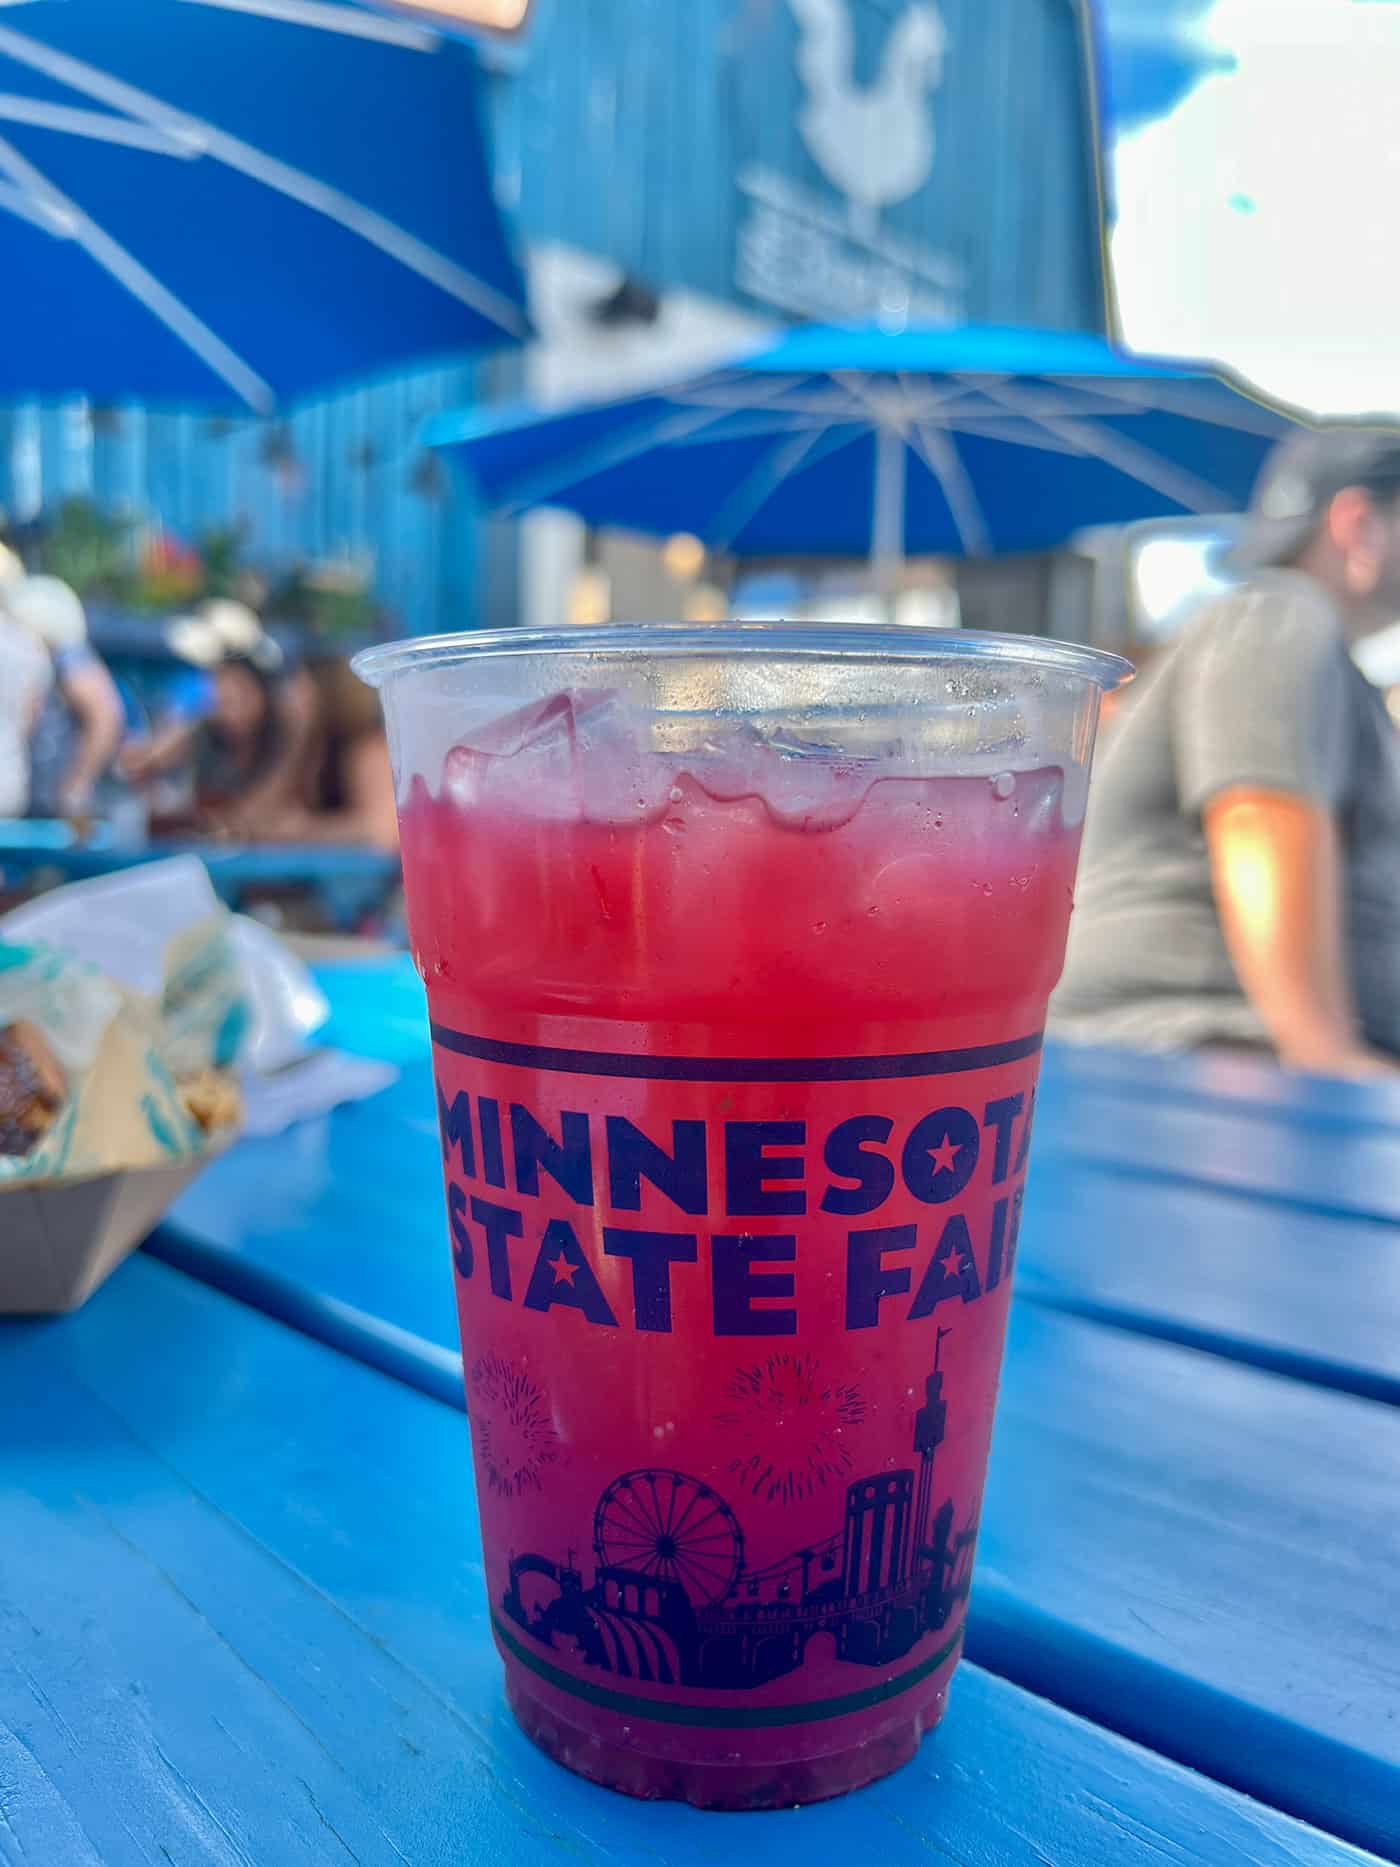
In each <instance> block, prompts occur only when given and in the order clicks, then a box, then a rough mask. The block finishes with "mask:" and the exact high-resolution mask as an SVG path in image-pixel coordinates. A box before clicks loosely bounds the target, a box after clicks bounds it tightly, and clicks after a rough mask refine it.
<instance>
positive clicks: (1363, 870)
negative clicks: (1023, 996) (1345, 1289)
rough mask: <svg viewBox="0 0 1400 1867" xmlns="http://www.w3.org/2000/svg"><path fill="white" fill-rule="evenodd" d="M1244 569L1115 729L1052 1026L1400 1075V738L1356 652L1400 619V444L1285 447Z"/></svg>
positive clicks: (1386, 437)
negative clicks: (1233, 1047) (1247, 573)
mask: <svg viewBox="0 0 1400 1867" xmlns="http://www.w3.org/2000/svg"><path fill="white" fill-rule="evenodd" d="M1240 555H1241V556H1242V557H1244V558H1245V559H1246V561H1248V562H1250V563H1251V564H1253V565H1254V566H1256V567H1257V568H1256V569H1255V572H1254V575H1253V576H1252V577H1251V579H1250V581H1248V582H1247V583H1245V584H1243V585H1242V586H1241V587H1239V588H1238V589H1236V590H1233V591H1231V592H1230V593H1229V594H1227V595H1226V596H1224V597H1222V598H1220V599H1219V600H1218V601H1216V602H1214V603H1212V604H1210V605H1209V606H1208V607H1207V608H1206V609H1204V610H1203V611H1202V612H1201V614H1200V615H1198V616H1197V617H1196V618H1195V619H1194V620H1193V622H1192V623H1191V624H1190V626H1189V627H1188V628H1187V629H1186V630H1184V631H1183V633H1182V635H1181V637H1180V638H1179V639H1178V640H1177V641H1176V642H1175V643H1174V644H1173V645H1172V647H1171V649H1170V651H1169V652H1168V653H1167V654H1166V655H1165V656H1164V657H1163V659H1162V660H1161V661H1160V662H1159V663H1158V664H1157V666H1156V667H1154V668H1153V669H1152V670H1151V672H1150V673H1148V674H1147V675H1145V676H1144V677H1143V679H1142V680H1141V681H1140V682H1139V683H1138V684H1137V685H1136V687H1135V688H1134V689H1130V690H1129V692H1128V695H1127V697H1126V698H1125V700H1124V702H1123V703H1122V708H1121V711H1120V713H1119V715H1118V717H1117V718H1116V719H1115V720H1114V721H1113V722H1112V724H1111V726H1110V727H1109V729H1108V730H1107V731H1106V734H1105V743H1104V746H1103V748H1102V750H1101V753H1100V756H1099V759H1098V761H1097V765H1096V770H1095V777H1094V786H1093V792H1092V797H1091V802H1090V808H1089V816H1088V821H1087V823H1086V825H1085V836H1084V851H1083V857H1082V861H1081V865H1080V880H1079V888H1078V891H1077V894H1076V903H1075V915H1074V921H1073V924H1072V928H1071V935H1070V945H1069V955H1068V960H1067V963H1066V968H1065V974H1064V978H1063V981H1062V983H1061V987H1060V990H1059V992H1058V993H1057V995H1056V997H1055V1000H1054V1002H1053V1004H1052V1020H1051V1022H1052V1029H1053V1030H1054V1031H1055V1032H1056V1034H1057V1035H1060V1036H1064V1037H1069V1038H1076V1039H1080V1040H1082V1041H1085V1042H1091V1043H1123V1044H1134V1045H1138V1046H1141V1047H1143V1048H1148V1049H1181V1048H1188V1047H1194V1046H1198V1045H1202V1044H1210V1043H1243V1044H1261V1045H1268V1046H1270V1047H1271V1048H1273V1049H1274V1050H1275V1051H1276V1052H1277V1053H1278V1055H1279V1057H1280V1059H1281V1060H1282V1061H1283V1062H1285V1063H1288V1064H1291V1065H1293V1066H1295V1067H1297V1068H1302V1069H1313V1070H1319V1071H1324V1072H1327V1073H1331V1074H1337V1075H1353V1076H1358V1075H1375V1074H1379V1073H1385V1072H1388V1071H1390V1070H1392V1069H1394V1068H1396V1067H1398V1066H1400V1065H1398V1063H1397V1060H1400V735H1397V733H1396V731H1395V728H1394V727H1393V725H1392V723H1391V720H1390V717H1389V715H1388V714H1387V712H1386V709H1385V705H1384V702H1383V700H1382V698H1381V695H1380V694H1379V693H1378V692H1377V691H1376V689H1375V688H1373V687H1372V686H1371V685H1370V684H1369V683H1368V682H1367V681H1366V680H1365V678H1364V677H1363V676H1362V674H1361V673H1360V671H1359V670H1358V668H1357V667H1356V665H1355V663H1354V662H1353V661H1352V658H1351V653H1350V650H1351V646H1352V645H1353V644H1354V643H1355V642H1356V641H1357V640H1358V639H1359V638H1360V637H1361V636H1363V635H1366V634H1368V633H1370V632H1371V631H1372V630H1374V629H1375V628H1377V627H1381V626H1384V625H1385V624H1387V623H1389V622H1392V621H1393V620H1394V619H1395V617H1396V615H1397V614H1400V433H1396V432H1394V431H1387V430H1378V429H1375V428H1361V427H1353V426H1350V425H1338V426H1335V427H1330V428H1324V429H1320V430H1316V431H1313V432H1309V433H1306V434H1301V435H1298V436H1294V437H1291V438H1290V439H1289V440H1288V441H1286V442H1284V443H1283V444H1282V445H1281V446H1280V447H1279V449H1278V450H1277V451H1276V453H1275V455H1274V456H1273V458H1272V459H1271V460H1270V462H1269V464H1268V465H1267V466H1266V468H1265V471H1264V474H1263V475H1262V477H1261V480H1260V485H1259V487H1258V489H1257V490H1256V497H1255V505H1254V507H1253V509H1252V512H1251V516H1250V519H1249V521H1248V522H1247V526H1246V531H1245V536H1244V539H1243V542H1242V545H1241V548H1240Z"/></svg>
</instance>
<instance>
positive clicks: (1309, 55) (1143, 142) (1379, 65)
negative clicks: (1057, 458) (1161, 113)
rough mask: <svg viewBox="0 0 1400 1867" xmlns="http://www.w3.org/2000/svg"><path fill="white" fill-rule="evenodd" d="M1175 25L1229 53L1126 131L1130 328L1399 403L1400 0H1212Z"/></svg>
mask: <svg viewBox="0 0 1400 1867" xmlns="http://www.w3.org/2000/svg"><path fill="white" fill-rule="evenodd" d="M1117 4H1118V6H1119V7H1122V8H1123V9H1124V17H1128V18H1131V15H1132V14H1133V12H1134V10H1135V7H1136V8H1137V9H1141V8H1142V7H1143V6H1144V4H1145V0H1117ZM1114 12H1115V7H1114V4H1113V0H1110V4H1109V18H1110V30H1112V26H1113V19H1114ZM1178 30H1182V31H1185V32H1187V33H1191V34H1195V35H1198V36H1199V40H1200V42H1201V45H1202V46H1203V48H1204V49H1205V50H1206V51H1207V52H1209V53H1210V54H1211V55H1212V57H1213V61H1214V62H1215V63H1216V64H1217V66H1218V68H1217V69H1216V70H1214V71H1213V72H1212V73H1211V75H1209V76H1207V77H1205V78H1204V79H1203V80H1202V81H1201V82H1200V83H1199V84H1198V85H1197V86H1196V87H1195V88H1194V89H1193V90H1192V91H1191V92H1190V93H1189V94H1188V95H1187V96H1186V98H1185V99H1184V100H1183V101H1182V102H1181V103H1180V104H1179V105H1178V106H1177V107H1176V109H1175V110H1173V111H1172V112H1171V114H1170V115H1169V116H1167V117H1165V118H1162V119H1159V120H1158V121H1155V122H1151V123H1148V124H1146V125H1144V126H1142V127H1139V128H1134V129H1131V130H1129V131H1128V132H1127V133H1125V134H1124V135H1123V136H1122V137H1121V138H1120V140H1119V141H1118V143H1117V145H1116V148H1115V151H1114V171H1115V183H1116V193H1117V206H1118V222H1117V227H1116V229H1115V232H1114V236H1113V257H1114V270H1115V275H1116V280H1117V289H1118V299H1119V309H1120V313H1121V318H1122V328H1123V335H1124V337H1125V339H1126V341H1127V342H1128V343H1129V344H1130V345H1131V346H1132V347H1133V348H1134V349H1138V350H1148V351H1153V350H1155V351H1165V352H1171V353H1175V354H1178V355H1194V356H1210V357H1217V358H1219V359H1220V360H1221V361H1223V362H1226V363H1228V364H1230V365H1231V366H1232V367H1233V368H1235V369H1237V370H1239V371H1240V372H1241V373H1242V374H1244V375H1245V376H1247V377H1249V378H1250V379H1251V380H1252V381H1253V382H1255V383H1257V384H1258V385H1259V386H1260V387H1261V388H1263V389H1264V390H1266V391H1267V392H1268V393H1269V394H1271V395H1273V396H1276V397H1279V398H1281V399H1282V400H1284V401H1288V402H1293V403H1297V404H1300V405H1301V406H1303V407H1305V408H1307V409H1311V410H1314V411H1317V412H1321V413H1337V414H1340V413H1351V414H1359V413H1366V412H1372V411H1376V412H1391V413H1395V412H1400V233H1398V232H1397V229H1398V228H1400V216H1397V200H1398V198H1400V131H1397V128H1396V122H1397V110H1398V109H1400V0H1214V4H1212V5H1209V6H1206V7H1203V8H1201V9H1199V11H1198V12H1197V14H1196V17H1194V18H1189V19H1187V20H1186V21H1185V23H1184V24H1183V25H1181V26H1180V27H1179V28H1178ZM1231 59H1233V61H1234V63H1233V65H1232V66H1231V65H1230V64H1229V60H1231Z"/></svg>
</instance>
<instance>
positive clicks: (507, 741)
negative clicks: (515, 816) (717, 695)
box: [442, 688, 671, 823]
mask: <svg viewBox="0 0 1400 1867" xmlns="http://www.w3.org/2000/svg"><path fill="white" fill-rule="evenodd" d="M442 782H443V789H444V792H445V793H446V795H447V796H448V797H449V798H451V799H452V801H453V802H454V803H456V804H458V805H461V806H463V807H464V808H475V807H479V806H481V805H483V804H494V805H495V806H497V807H498V808H501V809H509V810H514V811H517V812H520V813H521V814H524V815H529V816H532V817H546V818H551V819H555V820H560V819H565V818H575V817H583V816H587V817H590V818H594V819H599V820H602V821H606V822H614V823H623V822H636V821H638V820H641V819H643V818H644V817H646V816H648V815H650V814H651V813H652V812H654V811H656V810H657V809H659V808H660V807H661V806H662V805H663V804H664V802H665V796H666V790H667V787H668V786H669V785H670V783H671V774H670V772H669V770H663V769H662V767H661V765H660V761H659V760H656V759H654V758H652V757H650V756H649V753H648V749H647V746H646V744H645V739H644V733H643V723H642V719H641V716H640V715H639V714H638V711H637V709H636V708H635V707H631V706H629V705H628V704H627V703H626V702H625V701H624V700H623V698H622V697H621V695H620V694H618V693H617V692H615V691H614V690H612V689H610V688H604V689H599V690H591V691H585V692H565V693H558V694H551V695H550V696H549V697H548V698H547V699H545V700H540V701H536V702H534V703H533V704H532V705H530V706H527V707H520V708H517V709H516V710H515V711H514V712H512V713H507V714H503V715H500V716H498V717H497V718H495V719H492V720H489V721H486V722H484V723H483V724H482V725H481V726H478V727H475V728H473V730H472V731H471V733H470V734H468V735H467V736H466V737H465V738H464V739H462V740H461V741H460V742H459V743H458V744H457V745H455V746H454V747H453V748H452V750H451V751H450V752H449V753H448V755H447V758H446V760H445V762H444V765H443V774H442Z"/></svg>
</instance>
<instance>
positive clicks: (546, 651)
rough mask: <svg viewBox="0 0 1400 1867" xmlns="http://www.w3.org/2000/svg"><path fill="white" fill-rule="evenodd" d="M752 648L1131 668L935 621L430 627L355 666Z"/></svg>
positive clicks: (381, 674) (1109, 677)
mask: <svg viewBox="0 0 1400 1867" xmlns="http://www.w3.org/2000/svg"><path fill="white" fill-rule="evenodd" d="M627 654H636V655H639V656H648V657H657V658H664V657H669V656H685V657H689V658H694V657H696V656H713V657H716V658H719V659H723V658H726V657H731V658H732V657H733V656H735V655H753V656H768V657H781V658H794V657H795V658H798V659H804V660H835V661H841V660H848V661H861V660H881V661H887V662H905V663H910V664H914V665H918V664H920V663H927V662H940V663H946V662H963V663H977V664H980V665H981V666H983V667H987V666H989V665H999V666H1002V667H1005V668H1006V670H1007V671H1008V672H1012V671H1014V670H1023V671H1025V672H1026V673H1034V672H1044V673H1054V674H1067V675H1071V676H1078V677H1079V678H1080V679H1081V680H1085V681H1091V682H1093V683H1094V684H1095V685H1096V686H1097V687H1099V688H1100V689H1102V690H1103V691H1104V692H1105V693H1107V692H1109V691H1111V690H1112V689H1113V688H1115V687H1119V686H1121V685H1122V683H1123V682H1124V681H1126V680H1128V679H1129V678H1130V677H1131V675H1132V673H1133V665H1132V663H1131V662H1130V661H1125V660H1124V659H1123V657H1122V656H1121V655H1111V654H1109V653H1107V652H1106V651H1105V650H1103V649H1099V648H1084V647H1082V646H1080V644H1079V643H1077V642H1060V641H1055V640H1052V639H1051V638H1050V637H1048V636H1040V635H995V634H992V633H990V632H987V631H983V630H980V629H979V630H971V629H933V628H926V627H920V626H917V625H909V624H905V623H879V622H851V623H808V622H707V623H686V622H647V623H634V622H625V623H601V624H598V625H596V626H592V627H566V628H559V629H477V630H462V631H460V632H458V633H456V634H452V635H423V636H416V637H412V638H409V639H407V640H404V641H399V642H385V643H382V644H381V645H379V646H378V647H375V648H366V649H363V650H361V652H360V653H359V654H358V655H356V656H355V657H354V658H353V659H352V661H351V663H350V666H351V668H352V669H353V670H354V672H355V673H356V674H358V675H359V677H360V679H361V680H362V681H365V682H367V683H368V684H369V685H370V686H371V687H383V686H384V685H385V684H386V683H387V682H389V681H391V680H392V679H393V678H394V677H395V676H396V675H399V674H404V673H408V672H410V671H412V672H419V671H422V670H426V669H431V668H448V667H456V666H460V665H462V664H464V663H470V662H473V661H478V660H487V659H490V658H499V659H508V658H510V659H513V658H518V657H521V656H527V655H560V656H570V657H575V658H583V659H588V658H590V657H593V656H609V655H627Z"/></svg>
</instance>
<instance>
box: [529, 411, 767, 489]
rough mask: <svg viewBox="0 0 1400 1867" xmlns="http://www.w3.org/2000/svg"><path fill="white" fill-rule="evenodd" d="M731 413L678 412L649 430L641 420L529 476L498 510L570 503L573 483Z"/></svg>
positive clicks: (676, 439) (619, 464)
mask: <svg viewBox="0 0 1400 1867" xmlns="http://www.w3.org/2000/svg"><path fill="white" fill-rule="evenodd" d="M729 412H730V411H729V410H728V409H724V408H719V409H712V408H706V409H694V408H687V409H683V410H677V411H676V412H675V414H674V415H673V416H672V418H671V420H670V421H668V422H663V423H662V424H661V426H660V427H657V428H651V427H648V426H647V425H646V424H645V423H644V422H640V421H639V422H638V423H637V425H636V426H635V427H631V428H628V430H627V431H626V433H625V434H620V435H618V434H613V435H609V436H608V437H607V438H606V439H605V440H604V441H600V442H595V443H594V444H593V445H592V446H590V447H585V448H582V449H580V450H579V452H577V453H575V454H573V455H571V456H570V457H569V458H568V459H567V460H564V461H558V462H554V463H551V466H550V467H547V468H545V469H544V470H543V471H541V472H537V473H535V474H533V475H530V476H527V477H526V478H525V479H524V480H522V481H521V482H520V483H519V484H518V485H517V486H516V488H515V489H514V490H513V491H512V492H511V493H510V494H509V495H508V496H507V497H506V498H505V499H503V500H502V501H501V502H500V506H499V510H500V511H502V512H507V513H518V512H524V511H527V510H528V509H529V507H531V506H547V505H558V504H560V503H567V501H566V500H564V495H565V493H567V492H568V490H569V489H570V487H571V484H572V483H573V482H574V481H577V480H580V479H585V478H587V477H588V476H589V475H590V474H594V473H601V472H605V471H606V470H607V469H608V468H609V467H620V466H622V465H624V464H625V462H627V461H629V460H633V459H635V458H636V456H637V455H638V454H643V453H646V452H647V450H648V449H650V448H653V447H658V446H661V447H664V446H666V445H668V444H669V443H670V442H673V441H683V440H686V439H688V438H689V436H690V435H692V434H694V433H696V432H697V431H698V430H699V429H701V428H708V427H713V426H714V424H715V423H716V422H720V421H723V420H724V418H725V416H726V415H727V414H729ZM522 488H523V490H522Z"/></svg>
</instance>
